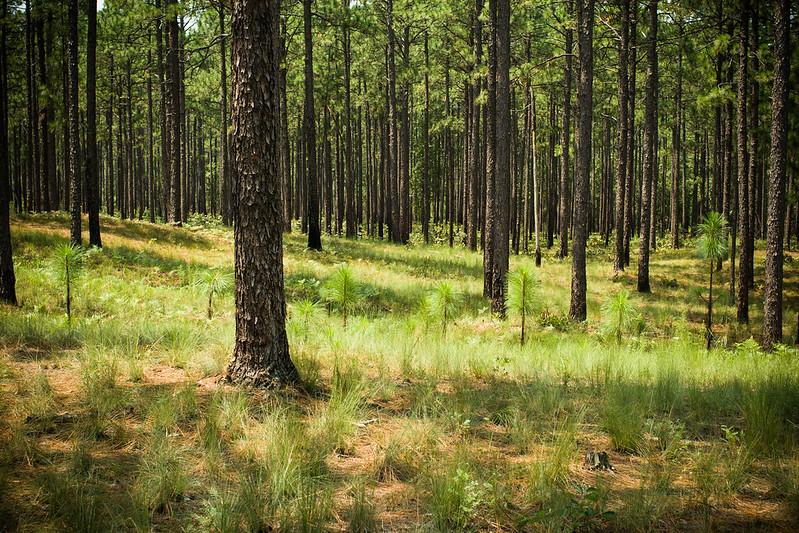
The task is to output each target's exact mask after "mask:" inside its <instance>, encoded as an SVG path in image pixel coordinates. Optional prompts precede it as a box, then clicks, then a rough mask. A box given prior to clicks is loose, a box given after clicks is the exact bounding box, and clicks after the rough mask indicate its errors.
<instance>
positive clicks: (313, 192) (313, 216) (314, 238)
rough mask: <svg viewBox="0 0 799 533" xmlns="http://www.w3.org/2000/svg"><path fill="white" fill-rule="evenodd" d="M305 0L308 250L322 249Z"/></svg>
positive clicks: (307, 4) (308, 11)
mask: <svg viewBox="0 0 799 533" xmlns="http://www.w3.org/2000/svg"><path fill="white" fill-rule="evenodd" d="M312 2H313V0H303V11H304V26H305V106H304V107H305V115H304V123H303V130H304V131H303V133H304V134H305V176H306V183H307V184H308V190H307V198H308V213H307V216H308V248H310V249H311V250H321V249H322V236H321V234H320V230H319V186H318V183H317V179H316V170H317V169H316V118H315V117H316V115H315V113H314V95H313V91H314V74H313V40H312V34H311V3H312ZM234 64H235V63H234Z"/></svg>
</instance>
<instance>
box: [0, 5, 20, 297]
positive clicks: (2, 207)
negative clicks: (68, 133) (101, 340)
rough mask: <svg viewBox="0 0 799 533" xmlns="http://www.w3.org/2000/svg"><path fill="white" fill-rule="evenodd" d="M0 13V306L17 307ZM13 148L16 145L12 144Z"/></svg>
mask: <svg viewBox="0 0 799 533" xmlns="http://www.w3.org/2000/svg"><path fill="white" fill-rule="evenodd" d="M2 2H3V3H2V11H0V17H2V22H0V302H3V303H7V304H11V305H16V304H17V291H16V277H15V276H14V259H13V256H12V248H11V227H10V222H9V216H10V213H9V207H8V206H9V202H10V196H11V183H10V181H9V172H8V167H9V165H8V144H9V143H8V54H7V50H6V27H7V22H6V21H7V20H8V19H7V18H6V17H7V16H8V5H7V0H2ZM14 144H15V147H16V145H17V144H18V143H14Z"/></svg>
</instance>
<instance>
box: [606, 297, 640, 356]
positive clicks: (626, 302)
mask: <svg viewBox="0 0 799 533" xmlns="http://www.w3.org/2000/svg"><path fill="white" fill-rule="evenodd" d="M602 317H603V319H602V329H603V330H604V331H605V332H606V333H607V334H612V335H613V336H614V337H615V338H616V342H617V343H618V344H621V339H622V335H623V334H624V333H625V332H629V331H630V330H631V329H632V328H633V326H634V324H635V322H636V320H637V318H638V311H637V310H636V309H635V306H634V305H633V303H632V302H631V301H630V293H629V292H628V291H627V290H624V289H622V290H620V291H619V292H617V293H616V294H615V295H614V296H611V297H610V298H608V300H607V301H606V302H605V303H604V304H603V305H602Z"/></svg>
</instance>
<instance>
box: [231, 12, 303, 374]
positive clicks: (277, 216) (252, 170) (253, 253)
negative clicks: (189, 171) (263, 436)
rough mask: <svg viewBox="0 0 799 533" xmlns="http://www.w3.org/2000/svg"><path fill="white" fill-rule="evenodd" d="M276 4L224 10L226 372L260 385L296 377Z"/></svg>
mask: <svg viewBox="0 0 799 533" xmlns="http://www.w3.org/2000/svg"><path fill="white" fill-rule="evenodd" d="M279 6H280V2H279V0H234V1H233V11H232V13H233V22H232V50H233V64H234V65H236V68H235V69H233V94H232V119H233V131H234V135H233V136H232V141H233V142H232V152H233V158H234V161H235V166H234V168H235V173H236V179H235V180H234V183H235V190H234V191H233V195H232V198H233V206H234V210H233V218H234V224H233V238H234V256H235V277H236V346H235V348H234V351H233V359H232V360H231V362H230V364H229V366H228V370H227V371H228V377H229V378H230V379H231V380H232V381H234V382H238V383H245V384H248V385H253V386H260V387H268V386H274V385H280V384H285V383H295V382H297V381H299V374H298V373H297V369H296V368H295V367H294V364H293V363H292V362H291V358H290V357H289V346H288V338H287V336H286V300H285V295H284V290H283V234H282V225H283V222H282V219H283V214H282V205H281V202H280V197H281V191H280V188H281V182H280V146H279V145H280V142H279V135H278V125H279V123H280V116H279V106H278V98H279V93H280V89H279V82H278V69H279V57H280V53H279V51H278V33H279V26H278V25H279V14H280V9H279Z"/></svg>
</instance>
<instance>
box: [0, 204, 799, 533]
mask: <svg viewBox="0 0 799 533" xmlns="http://www.w3.org/2000/svg"><path fill="white" fill-rule="evenodd" d="M12 223H13V228H12V232H13V236H14V239H15V246H16V247H15V252H16V254H17V255H16V258H17V265H18V266H17V271H18V278H19V281H18V286H19V293H20V300H21V306H20V307H19V308H7V307H6V308H2V309H0V450H2V451H0V524H2V527H5V529H7V530H20V531H55V530H63V529H65V528H66V529H68V530H82V531H108V530H131V531H134V530H149V529H152V530H160V531H184V530H188V531H192V530H213V531H241V530H249V531H265V530H269V529H270V528H277V529H280V530H285V531H297V530H305V531H324V530H330V531H343V530H354V531H367V530H390V531H396V530H404V531H416V530H424V531H427V530H441V531H450V530H503V531H527V530H538V529H545V530H558V531H559V530H564V529H566V530H571V529H583V530H608V529H611V530H625V531H627V530H658V531H672V530H705V529H719V530H764V531H765V530H769V531H772V530H784V531H791V530H793V529H794V526H795V524H796V523H797V520H799V514H798V513H799V462H798V461H797V453H796V451H797V437H799V432H798V431H797V424H799V407H797V406H799V377H798V376H799V358H797V357H796V356H797V353H796V350H795V349H793V348H791V347H789V346H785V347H781V348H780V350H778V351H777V352H776V353H775V354H769V355H767V354H763V353H761V352H760V351H759V350H758V348H757V344H756V342H754V341H752V340H746V339H748V338H749V337H750V336H754V337H755V338H757V335H758V332H759V327H760V325H759V321H760V320H761V301H760V300H761V290H762V280H761V279H760V277H761V276H762V265H760V263H761V262H762V256H761V255H760V254H758V258H757V262H758V265H759V268H758V269H757V270H756V277H757V278H758V281H757V282H756V287H755V290H754V291H753V293H752V297H751V301H752V313H751V315H752V317H753V323H752V324H751V326H749V327H740V326H737V325H735V324H733V320H734V312H735V310H734V307H731V306H728V305H727V303H726V300H725V296H724V295H723V293H722V298H721V299H720V300H719V302H718V303H717V313H718V314H717V320H718V325H717V327H716V330H715V333H716V336H717V346H715V347H714V349H713V350H712V351H711V352H710V353H707V352H706V351H705V350H704V349H703V347H702V345H703V340H702V324H701V320H702V316H703V303H702V301H701V299H700V298H699V296H698V291H700V290H701V289H702V287H703V286H704V283H705V277H704V271H705V268H704V265H703V264H702V263H700V261H699V260H697V259H696V258H695V257H694V256H693V254H692V251H691V250H690V248H689V249H685V250H677V251H673V250H659V251H658V252H657V253H656V254H655V255H654V256H653V262H652V279H653V293H652V294H651V295H646V296H638V295H634V296H633V299H632V301H633V303H634V305H635V307H636V309H637V312H638V313H640V315H641V320H640V322H639V323H640V324H642V326H641V327H640V328H638V329H635V330H634V331H633V330H631V331H627V332H625V335H624V338H623V341H622V343H621V344H617V343H616V341H615V340H614V337H613V336H612V335H608V334H606V331H605V329H606V328H605V327H604V326H603V321H604V319H605V317H603V313H602V311H601V308H602V304H603V303H604V302H605V300H606V299H607V298H608V297H609V295H612V294H614V293H615V292H616V291H618V290H619V289H620V288H628V289H630V290H632V289H633V288H634V284H635V279H634V275H633V274H631V273H634V272H635V265H634V264H633V265H632V268H631V269H630V271H629V272H630V273H628V274H625V275H622V276H618V277H616V278H614V277H613V275H612V267H611V262H610V256H609V254H610V250H609V249H605V248H603V247H602V246H601V245H599V244H597V243H594V242H593V241H592V243H591V246H592V248H591V250H590V254H589V256H590V259H589V272H588V274H589V280H588V283H589V284H588V287H589V320H588V323H587V324H586V325H578V326H575V325H570V324H568V323H567V322H566V321H564V320H563V319H562V317H563V313H564V312H565V310H566V308H567V306H568V288H569V262H568V261H566V262H561V261H558V260H556V259H555V258H554V257H553V256H552V255H551V254H549V253H547V254H545V259H544V266H543V268H542V269H540V270H538V271H537V277H538V286H537V289H536V290H537V293H538V296H539V297H538V300H539V304H538V307H537V309H536V313H535V316H534V317H532V318H531V319H530V323H528V333H529V340H528V342H527V343H526V344H525V345H524V346H520V345H519V338H518V335H519V320H518V318H517V317H511V318H510V319H508V320H506V321H499V320H496V319H494V318H492V317H490V316H489V315H488V314H487V311H486V309H485V307H486V304H485V303H484V301H483V300H482V298H481V292H482V286H481V283H482V274H481V271H480V264H481V262H480V256H479V255H478V254H473V253H470V252H467V251H464V250H460V249H458V250H449V249H448V248H445V247H400V246H395V245H390V244H386V243H374V242H367V241H358V242H350V241H344V240H336V239H326V240H325V241H324V243H323V244H324V247H325V251H324V252H323V253H321V254H318V253H312V252H307V251H305V250H304V248H303V241H304V240H303V239H302V236H301V235H289V236H287V238H286V258H285V267H286V285H287V294H288V296H289V304H290V305H289V315H290V318H289V323H288V330H289V336H290V343H291V346H292V357H293V358H294V360H295V362H296V364H297V366H298V367H299V369H300V372H301V374H302V376H303V379H304V382H305V384H304V386H303V388H301V389H299V390H293V391H273V392H260V391H246V390H238V389H236V388H232V387H229V386H226V385H223V384H221V383H220V381H219V377H220V376H221V375H222V373H223V371H224V365H225V363H226V361H227V359H228V357H229V354H230V353H231V351H232V343H233V337H232V335H233V327H234V325H233V303H232V295H231V294H229V293H223V294H220V295H218V296H217V297H216V299H215V303H214V318H213V319H212V320H208V319H207V318H206V300H207V295H206V294H205V293H204V289H203V286H202V285H201V284H198V283H197V280H198V279H200V275H201V273H202V272H204V271H207V270H209V269H218V270H221V271H226V272H230V271H231V270H232V255H231V247H230V246H231V245H230V238H231V235H230V233H229V232H227V231H226V230H220V229H209V228H168V227H160V226H152V225H150V224H147V223H139V222H120V221H118V220H112V219H108V218H103V224H104V228H107V231H106V234H105V235H104V243H105V244H106V247H105V249H104V250H103V251H102V253H99V254H94V255H91V256H90V257H89V258H88V259H87V260H86V264H85V265H84V267H83V273H82V274H81V275H80V276H79V277H78V279H77V280H76V282H75V283H76V285H75V287H73V294H74V297H75V300H74V302H73V309H74V316H73V319H72V321H71V322H67V321H66V319H65V317H64V316H63V307H64V296H63V294H64V290H63V286H62V282H61V281H60V279H59V277H58V275H57V273H58V272H57V265H54V264H53V261H52V258H51V254H52V249H53V248H54V247H56V246H58V245H60V244H62V243H63V242H65V239H66V236H67V229H66V228H67V224H66V218H65V217H64V216H63V215H47V216H44V215H40V216H33V217H29V218H25V219H14V220H13V221H12ZM343 262H346V263H348V264H349V265H350V267H351V268H352V270H353V272H354V274H355V277H356V280H357V281H358V283H359V290H360V299H359V301H358V304H357V306H356V308H357V310H356V313H355V316H351V317H350V320H349V321H348V324H347V326H346V327H345V326H344V324H343V322H342V317H341V315H340V314H339V313H338V312H337V310H336V309H335V306H332V307H331V306H324V305H322V304H316V305H310V306H309V305H305V303H304V302H303V301H304V300H308V301H311V302H313V301H316V300H318V299H319V288H320V286H322V285H323V284H324V283H325V281H326V279H327V278H328V277H329V275H330V274H331V272H332V271H333V269H334V268H336V266H337V265H338V264H339V263H343ZM520 264H525V265H532V261H531V259H530V258H513V259H512V261H511V268H514V267H515V266H517V265H520ZM796 265H797V263H796V262H795V260H793V259H792V260H791V261H790V262H787V263H786V290H785V296H786V309H787V310H793V309H796V308H797V307H799V300H798V299H797V298H798V297H799V275H797V268H796ZM531 268H532V266H531ZM445 279H447V280H450V281H451V282H452V283H453V284H454V285H455V286H456V287H457V290H458V292H459V294H460V295H461V298H460V303H459V305H458V310H457V313H456V316H455V318H454V321H453V323H452V324H450V326H449V328H448V330H447V333H446V334H444V333H442V328H441V327H440V323H439V322H438V320H439V318H437V317H435V316H430V315H429V314H427V313H426V312H425V311H424V309H423V308H422V307H420V305H419V302H420V300H421V299H422V298H423V297H424V296H425V295H426V294H427V293H428V292H429V291H430V290H432V288H433V287H435V285H436V284H437V283H439V282H440V281H441V280H445ZM795 319H796V317H795V315H794V314H793V311H788V312H787V315H786V323H787V324H786V325H787V327H786V333H787V334H788V335H789V336H791V337H792V335H794V334H795V332H794V331H792V329H791V328H792V327H793V323H794V322H795ZM530 330H531V331H530ZM791 340H792V338H791ZM592 451H593V452H599V451H604V452H607V453H608V460H609V463H610V465H611V466H612V469H611V470H605V469H594V468H592V467H591V464H589V463H586V454H587V453H589V452H592ZM2 527H0V529H2Z"/></svg>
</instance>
